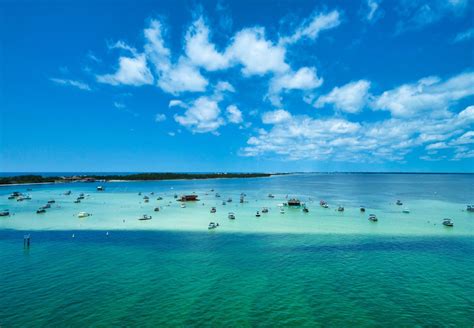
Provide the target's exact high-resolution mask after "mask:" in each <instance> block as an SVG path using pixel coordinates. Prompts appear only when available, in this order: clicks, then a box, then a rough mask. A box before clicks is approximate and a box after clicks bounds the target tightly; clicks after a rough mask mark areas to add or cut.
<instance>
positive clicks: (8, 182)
mask: <svg viewBox="0 0 474 328" xmlns="http://www.w3.org/2000/svg"><path fill="white" fill-rule="evenodd" d="M280 174H282V173H277V174H271V173H137V174H124V175H120V174H116V175H73V176H42V175H32V174H29V175H17V176H10V177H2V178H0V186H14V185H26V184H29V185H33V184H35V185H36V184H50V183H71V182H83V183H90V182H125V181H160V180H198V179H199V180H202V179H230V178H237V179H239V178H265V177H270V176H272V175H280Z"/></svg>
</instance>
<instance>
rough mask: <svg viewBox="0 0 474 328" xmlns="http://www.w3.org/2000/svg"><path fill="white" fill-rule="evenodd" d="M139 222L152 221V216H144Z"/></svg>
mask: <svg viewBox="0 0 474 328" xmlns="http://www.w3.org/2000/svg"><path fill="white" fill-rule="evenodd" d="M138 220H140V221H147V220H151V215H146V214H143V216H142V217H141V218H138Z"/></svg>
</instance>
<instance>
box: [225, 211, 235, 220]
mask: <svg viewBox="0 0 474 328" xmlns="http://www.w3.org/2000/svg"><path fill="white" fill-rule="evenodd" d="M227 217H228V218H229V219H230V220H235V214H234V212H229V215H228V216H227Z"/></svg>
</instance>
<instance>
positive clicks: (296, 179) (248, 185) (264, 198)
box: [0, 174, 474, 327]
mask: <svg viewBox="0 0 474 328" xmlns="http://www.w3.org/2000/svg"><path fill="white" fill-rule="evenodd" d="M97 185H99V184H98V183H73V184H58V185H30V186H8V187H1V188H0V210H1V209H9V211H10V212H11V215H10V216H9V217H0V263H1V265H0V326H1V327H38V326H100V327H103V326H111V325H119V326H164V327H190V326H209V327H219V326H225V327H250V326H263V327H288V326H303V327H304V326H307V327H318V326H321V327H322V326H324V327H346V326H361V327H380V326H397V327H399V326H401V327H408V326H410V327H412V326H419V327H428V326H429V327H433V326H443V327H446V326H452V327H472V325H473V323H474V275H472V272H474V213H469V212H467V211H466V210H465V208H466V205H467V204H470V203H474V175H469V174H465V175H457V174H455V175H449V174H442V175H433V174H429V175H425V174H419V175H418V174H407V175H404V174H393V175H391V174H295V175H288V176H274V177H270V178H255V179H216V180H180V181H156V182H150V181H148V182H114V183H112V182H109V183H104V184H103V186H104V187H105V191H103V192H99V191H97V190H96V187H97ZM28 188H31V189H32V190H28V191H27V190H26V189H28ZM67 190H71V195H69V196H67V195H64V193H65V191H67ZM211 190H213V191H211ZM13 191H20V192H23V193H29V195H30V196H31V200H25V201H22V202H17V201H15V200H8V195H9V194H10V193H11V192H13ZM152 192H153V194H151V193H152ZM193 192H195V193H196V194H197V195H198V197H199V199H200V200H199V201H198V202H195V203H187V204H186V207H185V208H181V207H180V203H179V202H177V201H176V200H175V198H174V195H175V194H176V195H181V194H189V193H193ZM80 193H84V194H85V199H84V200H83V201H82V202H81V203H79V204H75V203H74V202H73V200H74V199H76V197H77V195H79V194H80ZM138 193H141V195H138ZM216 193H219V194H220V197H216ZM241 193H244V194H245V195H246V196H245V198H244V199H245V202H244V203H240V202H239V198H240V194H241ZM269 194H273V195H274V196H275V197H274V198H270V197H268V195H269ZM145 195H147V196H148V197H149V198H150V201H149V202H148V203H145V202H144V199H143V197H144V196H145ZM158 197H161V198H162V199H161V200H157V198H158ZM292 197H296V198H298V199H300V200H301V201H302V202H304V203H305V204H306V206H307V208H308V210H309V212H308V213H304V212H303V211H302V210H301V208H288V207H283V208H284V214H282V213H280V206H279V205H281V204H282V203H284V202H286V201H287V200H288V199H289V198H292ZM229 198H232V201H231V202H227V200H228V199H229ZM51 199H54V200H55V203H53V204H51V205H52V206H51V209H48V210H47V212H46V213H44V214H36V213H35V211H36V209H37V208H38V207H39V206H41V205H44V204H45V203H46V202H47V201H48V200H51ZM321 199H324V200H325V201H327V202H328V204H329V208H327V209H325V208H322V207H321V206H319V201H320V200H321ZM397 200H401V201H402V202H403V205H396V203H395V202H396V201H397ZM223 201H226V204H225V205H223V203H222V202H223ZM362 205H363V206H364V207H365V208H366V212H365V213H361V212H360V210H359V208H360V206H362ZM338 206H343V207H344V212H339V211H337V210H336V209H337V207H338ZM155 207H159V208H160V211H159V212H155V211H154V208H155ZM211 207H216V213H210V208H211ZM263 207H267V208H268V209H269V212H268V213H261V216H260V217H256V216H255V214H256V211H260V212H261V210H262V208H263ZM404 209H406V210H409V213H403V210H404ZM80 211H86V212H88V213H90V214H92V215H91V216H89V217H87V218H82V219H80V218H78V217H77V213H78V212H80ZM228 212H234V213H235V216H236V219H235V220H229V219H228V218H227V214H228ZM372 213H373V214H375V215H377V217H378V219H379V220H378V222H370V221H369V220H368V219H367V218H368V215H369V214H372ZM143 214H147V215H151V216H152V217H153V218H152V219H151V220H149V221H140V220H138V217H140V216H141V215H143ZM445 217H449V218H451V219H452V220H453V222H454V227H445V226H443V225H442V224H441V221H442V220H443V219H444V218H445ZM211 221H212V222H218V223H219V227H218V228H217V229H213V230H208V224H209V222H211ZM25 234H30V236H31V246H30V247H29V248H26V249H25V248H24V247H23V236H24V235H25Z"/></svg>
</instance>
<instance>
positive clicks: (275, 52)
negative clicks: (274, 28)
mask: <svg viewBox="0 0 474 328" xmlns="http://www.w3.org/2000/svg"><path fill="white" fill-rule="evenodd" d="M285 52H286V50H285V48H284V47H281V46H278V45H275V44H273V43H272V42H271V41H269V40H267V39H266V37H265V29H264V28H262V27H255V28H246V29H243V30H241V31H239V32H238V33H237V34H236V35H235V36H234V38H233V41H232V44H231V45H230V46H229V48H228V49H227V50H226V53H227V56H228V58H229V59H230V60H231V61H232V62H234V63H237V64H240V65H242V66H243V68H242V73H243V74H244V75H246V76H250V75H264V74H266V73H268V72H273V73H281V72H285V71H287V70H288V69H289V66H288V64H287V63H286V62H285Z"/></svg>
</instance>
